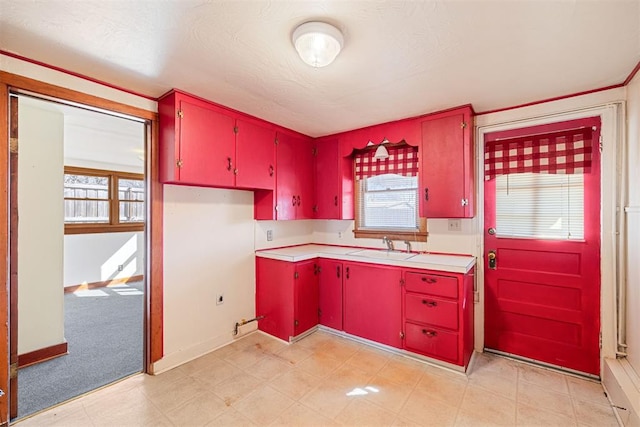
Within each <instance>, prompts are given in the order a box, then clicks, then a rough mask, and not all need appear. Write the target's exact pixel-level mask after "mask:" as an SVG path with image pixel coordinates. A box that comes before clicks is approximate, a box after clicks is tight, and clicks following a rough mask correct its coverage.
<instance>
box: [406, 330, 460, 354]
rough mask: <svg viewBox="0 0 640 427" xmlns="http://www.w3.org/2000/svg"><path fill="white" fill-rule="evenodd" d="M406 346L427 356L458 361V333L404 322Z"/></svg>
mask: <svg viewBox="0 0 640 427" xmlns="http://www.w3.org/2000/svg"><path fill="white" fill-rule="evenodd" d="M405 328H406V331H405V333H406V337H405V340H406V348H407V349H409V350H413V351H417V352H419V353H423V354H426V355H428V356H432V357H435V358H437V359H442V360H445V361H447V362H451V363H458V334H457V333H455V332H449V331H444V330H442V329H438V328H434V327H431V326H424V325H418V324H415V323H410V322H408V323H406V325H405Z"/></svg>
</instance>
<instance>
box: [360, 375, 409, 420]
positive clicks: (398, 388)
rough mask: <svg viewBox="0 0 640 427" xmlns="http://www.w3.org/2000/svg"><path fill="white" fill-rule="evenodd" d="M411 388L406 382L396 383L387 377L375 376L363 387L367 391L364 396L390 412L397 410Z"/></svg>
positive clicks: (405, 399)
mask: <svg viewBox="0 0 640 427" xmlns="http://www.w3.org/2000/svg"><path fill="white" fill-rule="evenodd" d="M412 390H413V387H411V386H407V385H406V384H398V383H396V382H393V381H390V380H389V379H387V378H384V377H379V376H376V377H374V378H373V379H372V380H371V381H370V382H369V384H368V385H367V387H365V391H366V392H367V394H366V395H365V398H366V399H367V400H368V401H370V402H372V403H375V404H376V405H378V406H381V407H383V408H386V409H388V410H390V411H392V412H399V411H400V408H402V405H404V403H405V402H406V401H407V398H408V397H409V394H411V391H412Z"/></svg>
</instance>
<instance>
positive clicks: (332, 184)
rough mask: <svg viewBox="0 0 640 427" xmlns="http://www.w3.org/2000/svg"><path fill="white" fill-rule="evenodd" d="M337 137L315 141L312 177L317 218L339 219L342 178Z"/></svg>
mask: <svg viewBox="0 0 640 427" xmlns="http://www.w3.org/2000/svg"><path fill="white" fill-rule="evenodd" d="M338 142H339V141H338V139H326V140H322V141H319V142H317V143H316V146H315V162H314V163H315V165H314V177H315V187H316V203H315V206H316V212H315V218H317V219H341V213H340V211H341V209H340V208H341V206H342V197H341V196H342V179H341V176H340V163H339V161H338V160H339V153H338V150H339V145H338Z"/></svg>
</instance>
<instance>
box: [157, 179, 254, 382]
mask: <svg viewBox="0 0 640 427" xmlns="http://www.w3.org/2000/svg"><path fill="white" fill-rule="evenodd" d="M219 294H224V303H223V304H222V305H216V296H217V295H219ZM254 315H255V257H254V221H253V193H251V192H248V191H239V190H222V189H212V188H199V187H182V186H174V185H165V186H164V357H163V358H162V359H161V360H160V361H158V362H157V363H155V365H154V372H161V371H164V370H166V369H169V368H171V367H173V366H176V365H179V364H181V363H184V362H185V361H188V360H191V359H193V358H196V357H198V356H201V355H202V354H204V353H206V352H208V351H211V350H213V349H215V348H217V347H220V346H222V345H224V344H227V343H229V342H231V341H232V340H233V334H232V332H233V329H234V325H235V323H236V322H238V321H240V320H241V319H251V318H252V317H254Z"/></svg>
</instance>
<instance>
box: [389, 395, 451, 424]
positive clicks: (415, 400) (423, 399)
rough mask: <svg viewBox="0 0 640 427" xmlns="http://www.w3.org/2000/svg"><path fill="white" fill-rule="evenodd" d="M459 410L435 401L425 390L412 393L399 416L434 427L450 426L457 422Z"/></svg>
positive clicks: (440, 401)
mask: <svg viewBox="0 0 640 427" xmlns="http://www.w3.org/2000/svg"><path fill="white" fill-rule="evenodd" d="M457 412H458V408H457V407H456V406H453V405H449V404H447V403H445V402H444V401H442V400H435V399H433V398H432V395H431V394H430V393H427V392H425V391H424V390H414V391H413V392H411V394H410V395H409V397H408V398H407V401H406V402H405V404H404V406H403V407H402V409H401V410H400V412H399V414H400V415H401V416H402V417H403V418H404V419H407V420H410V421H413V422H416V423H420V424H422V425H432V426H450V425H453V423H454V422H455V420H456V414H457Z"/></svg>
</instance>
